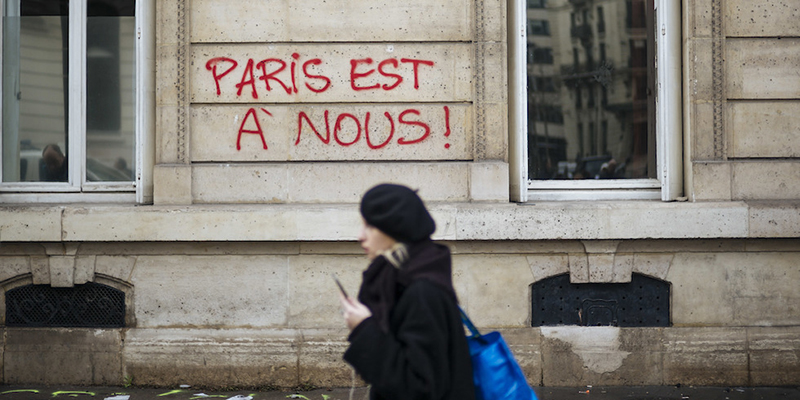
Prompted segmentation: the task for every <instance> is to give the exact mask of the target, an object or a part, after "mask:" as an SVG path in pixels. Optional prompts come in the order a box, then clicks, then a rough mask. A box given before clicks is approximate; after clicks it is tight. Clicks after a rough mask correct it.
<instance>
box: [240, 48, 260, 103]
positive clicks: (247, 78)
mask: <svg viewBox="0 0 800 400" xmlns="http://www.w3.org/2000/svg"><path fill="white" fill-rule="evenodd" d="M245 85H250V88H251V93H252V95H253V98H254V99H257V98H258V92H257V91H256V78H255V77H254V76H253V59H252V58H251V59H249V60H247V66H246V67H244V73H243V74H242V80H241V81H240V82H239V83H237V84H236V89H239V91H237V92H236V95H237V96H241V95H242V89H244V87H245Z"/></svg>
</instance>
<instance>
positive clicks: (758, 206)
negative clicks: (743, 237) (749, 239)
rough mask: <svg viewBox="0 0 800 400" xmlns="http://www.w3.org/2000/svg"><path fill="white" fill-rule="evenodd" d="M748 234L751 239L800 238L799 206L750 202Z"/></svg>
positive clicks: (788, 203) (793, 203) (790, 203)
mask: <svg viewBox="0 0 800 400" xmlns="http://www.w3.org/2000/svg"><path fill="white" fill-rule="evenodd" d="M749 205H750V234H751V235H752V236H753V237H762V238H769V237H774V238H780V237H787V238H788V237H795V238H796V237H800V204H798V203H795V202H786V203H781V204H773V203H769V204H764V203H758V202H751V203H749Z"/></svg>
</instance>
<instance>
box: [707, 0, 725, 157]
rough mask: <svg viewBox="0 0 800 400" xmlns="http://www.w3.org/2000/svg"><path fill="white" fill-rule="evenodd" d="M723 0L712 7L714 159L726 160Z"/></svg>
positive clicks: (713, 0) (713, 2)
mask: <svg viewBox="0 0 800 400" xmlns="http://www.w3.org/2000/svg"><path fill="white" fill-rule="evenodd" d="M722 13H723V8H722V0H712V5H711V24H712V25H711V37H712V45H711V46H712V47H711V52H712V54H711V59H712V63H713V66H712V68H713V70H712V85H713V91H712V93H713V98H712V102H713V106H714V159H717V160H723V159H725V158H726V154H725V153H726V151H725V55H724V46H725V36H724V31H723V26H722V20H723V15H722Z"/></svg>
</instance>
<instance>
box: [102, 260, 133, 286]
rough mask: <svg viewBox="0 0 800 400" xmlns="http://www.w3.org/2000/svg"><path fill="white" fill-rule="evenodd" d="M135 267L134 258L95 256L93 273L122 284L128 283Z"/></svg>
mask: <svg viewBox="0 0 800 400" xmlns="http://www.w3.org/2000/svg"><path fill="white" fill-rule="evenodd" d="M135 265H136V257H127V256H97V258H96V260H95V267H94V272H95V273H98V274H103V275H106V276H109V277H111V278H115V279H119V280H121V281H123V282H130V280H131V273H132V272H133V268H134V266H135Z"/></svg>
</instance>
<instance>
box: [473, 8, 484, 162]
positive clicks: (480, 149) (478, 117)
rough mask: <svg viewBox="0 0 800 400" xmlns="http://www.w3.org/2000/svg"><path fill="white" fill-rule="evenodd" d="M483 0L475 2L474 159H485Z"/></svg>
mask: <svg viewBox="0 0 800 400" xmlns="http://www.w3.org/2000/svg"><path fill="white" fill-rule="evenodd" d="M484 8H485V4H484V0H475V39H474V40H475V99H474V100H473V107H474V112H475V132H474V137H475V142H474V143H475V156H474V157H475V159H476V160H481V159H484V158H486V110H485V102H486V82H485V80H486V66H485V64H484V58H485V55H486V25H485V24H486V18H485V10H484Z"/></svg>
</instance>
